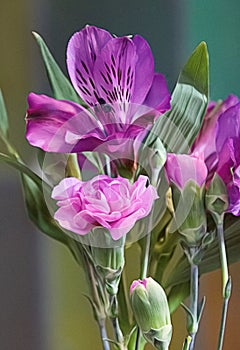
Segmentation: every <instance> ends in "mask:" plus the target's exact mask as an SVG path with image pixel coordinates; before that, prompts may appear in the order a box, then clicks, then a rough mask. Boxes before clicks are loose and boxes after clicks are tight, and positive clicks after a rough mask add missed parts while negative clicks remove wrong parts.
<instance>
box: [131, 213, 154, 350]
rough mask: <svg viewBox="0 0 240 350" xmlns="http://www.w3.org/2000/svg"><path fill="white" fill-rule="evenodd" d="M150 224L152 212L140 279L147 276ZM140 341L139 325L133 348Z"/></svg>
mask: <svg viewBox="0 0 240 350" xmlns="http://www.w3.org/2000/svg"><path fill="white" fill-rule="evenodd" d="M151 225H152V214H151V215H150V217H149V224H148V233H147V235H146V242H145V249H144V259H143V265H142V271H141V276H140V279H141V280H143V279H144V278H146V277H147V273H148V267H149V257H150V247H151V230H150V228H151ZM140 343H141V332H140V329H139V327H138V328H137V337H136V345H135V350H139V347H140Z"/></svg>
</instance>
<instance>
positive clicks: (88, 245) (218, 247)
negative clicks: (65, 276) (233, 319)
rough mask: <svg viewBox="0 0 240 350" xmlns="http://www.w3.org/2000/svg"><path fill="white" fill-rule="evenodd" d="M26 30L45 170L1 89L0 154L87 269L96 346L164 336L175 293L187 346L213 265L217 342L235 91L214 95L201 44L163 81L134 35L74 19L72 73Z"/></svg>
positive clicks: (29, 204) (238, 191) (232, 236)
mask: <svg viewBox="0 0 240 350" xmlns="http://www.w3.org/2000/svg"><path fill="white" fill-rule="evenodd" d="M34 36H35V39H36V41H37V43H38V45H39V47H40V50H41V54H42V57H43V60H44V64H45V68H46V72H47V75H48V78H49V82H50V84H51V87H52V92H53V97H49V96H46V95H37V94H34V93H30V94H29V96H28V109H27V113H26V138H27V140H28V142H29V143H30V144H31V145H32V146H34V147H36V153H37V159H38V163H39V169H40V171H39V173H37V172H33V171H32V170H31V169H30V168H29V167H28V166H26V164H25V163H24V161H23V159H22V157H21V156H20V155H19V154H18V152H17V151H16V149H15V148H14V146H13V145H12V143H11V142H10V139H9V132H8V131H9V130H8V129H9V128H8V120H7V113H6V109H5V105H4V101H3V97H2V95H1V96H0V136H1V138H2V140H3V142H4V144H5V146H6V152H5V153H3V152H2V153H0V160H1V161H2V162H5V163H7V164H9V165H10V166H12V167H13V168H15V169H17V170H18V171H19V172H20V173H21V181H22V185H23V194H24V197H25V202H26V208H27V211H28V215H29V217H30V219H31V220H32V221H33V222H34V224H35V225H36V226H37V227H38V229H39V230H40V231H42V232H43V233H45V234H46V235H48V236H50V237H51V238H53V239H55V240H57V241H58V242H60V243H62V244H64V245H65V246H66V247H67V248H68V249H69V251H70V252H71V254H72V255H73V257H74V259H75V260H76V263H77V264H78V265H79V268H83V269H84V271H85V274H86V281H87V283H88V286H89V295H88V299H89V301H90V303H91V306H92V309H93V314H94V317H95V320H96V322H97V323H98V326H99V330H100V339H101V343H102V348H103V349H104V350H110V349H120V350H127V349H129V350H140V349H144V347H145V345H146V343H150V344H151V345H152V346H153V348H155V349H168V348H169V345H170V343H171V338H172V334H173V332H172V329H173V327H172V322H171V314H172V313H173V312H174V311H175V310H176V309H177V308H179V307H182V308H183V309H184V310H185V311H186V319H187V322H186V324H187V329H186V337H185V338H184V337H183V339H181V340H180V346H182V349H183V350H193V349H194V346H195V338H196V335H197V332H198V327H199V323H200V321H201V316H202V313H203V312H204V307H205V298H203V299H202V300H200V297H199V281H200V276H201V275H202V274H204V273H208V272H210V271H213V270H215V269H218V268H221V271H222V286H220V288H221V289H222V298H223V300H222V319H221V322H220V325H219V338H218V339H219V340H218V350H220V349H222V348H223V340H224V331H225V326H226V317H227V311H228V302H229V298H230V295H231V278H230V276H229V273H228V264H229V263H233V262H236V261H238V260H239V259H240V254H239V244H240V238H239V233H238V226H239V218H238V217H239V215H240V171H239V169H240V168H239V166H240V153H239V150H240V103H239V99H238V98H237V97H236V96H234V95H230V96H228V97H227V99H225V100H224V101H218V102H209V92H208V91H209V73H208V68H209V67H208V52H207V47H206V44H205V43H200V44H199V45H198V47H197V48H196V49H195V50H194V52H193V53H192V55H191V56H190V58H189V59H188V61H187V63H186V64H185V66H184V67H183V69H182V71H181V73H180V75H179V79H178V81H177V83H176V86H175V88H174V90H173V93H172V94H170V93H169V91H168V88H167V84H166V81H165V78H164V76H163V75H162V74H160V73H156V72H155V71H154V59H153V56H152V53H151V50H150V47H149V45H148V43H147V42H146V41H145V40H144V39H143V38H142V37H141V36H140V35H134V36H124V37H116V36H112V35H111V34H110V33H109V32H107V31H106V30H103V29H100V28H97V27H94V26H86V27H85V28H84V29H82V30H80V31H79V32H77V33H75V34H74V35H73V36H72V37H71V39H70V41H69V43H68V46H67V68H68V73H69V77H70V81H71V83H70V81H69V80H68V79H67V78H66V77H65V75H64V74H63V73H62V71H61V69H60V68H59V66H58V65H57V63H56V61H55V60H54V58H53V56H52V55H51V53H50V51H49V49H48V48H47V46H46V44H45V42H44V41H43V39H42V38H41V37H40V36H39V35H38V34H37V33H34ZM133 245H137V246H138V248H139V250H138V252H139V266H138V267H137V268H136V276H135V280H134V281H131V283H128V278H127V276H128V268H127V267H128V264H127V261H126V260H127V259H126V255H125V252H126V250H127V249H128V248H129V247H131V246H133ZM226 251H227V252H228V257H227V253H226ZM206 307H207V305H206ZM79 346H81V344H79Z"/></svg>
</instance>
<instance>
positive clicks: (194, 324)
mask: <svg viewBox="0 0 240 350" xmlns="http://www.w3.org/2000/svg"><path fill="white" fill-rule="evenodd" d="M198 278H199V268H198V265H197V264H194V262H191V280H190V311H191V321H190V332H189V335H190V336H191V342H190V346H189V350H193V349H194V345H195V338H196V333H197V331H198Z"/></svg>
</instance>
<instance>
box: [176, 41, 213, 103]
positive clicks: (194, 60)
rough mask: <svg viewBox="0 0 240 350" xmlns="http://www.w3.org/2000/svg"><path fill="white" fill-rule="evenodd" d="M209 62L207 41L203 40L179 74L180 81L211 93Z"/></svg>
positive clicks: (204, 93)
mask: <svg viewBox="0 0 240 350" xmlns="http://www.w3.org/2000/svg"><path fill="white" fill-rule="evenodd" d="M208 70H209V63H208V50H207V45H206V43H205V42H201V43H200V44H199V45H198V46H197V47H196V49H195V50H194V51H193V53H192V55H191V56H190V57H189V59H188V61H187V63H186V65H185V66H184V67H183V70H182V72H181V74H180V76H179V83H182V84H188V85H192V86H193V87H194V88H195V89H196V90H198V91H199V92H201V93H202V94H203V95H205V96H207V98H208V94H209V91H208V90H209V72H208Z"/></svg>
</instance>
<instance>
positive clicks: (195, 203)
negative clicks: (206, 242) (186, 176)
mask: <svg viewBox="0 0 240 350" xmlns="http://www.w3.org/2000/svg"><path fill="white" fill-rule="evenodd" d="M204 190H205V189H204V186H202V187H200V186H199V185H198V184H197V183H196V182H194V181H191V180H190V181H188V182H187V183H186V184H185V186H184V187H183V188H182V189H180V188H179V187H178V186H174V185H172V193H173V204H174V208H175V211H174V219H173V222H172V225H171V227H170V231H171V232H175V231H178V232H179V233H180V234H181V235H182V238H183V240H184V242H185V243H186V244H187V246H189V247H192V246H197V245H199V244H200V243H201V241H202V239H203V238H204V236H205V234H206V229H207V223H206V214H205V208H204Z"/></svg>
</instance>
